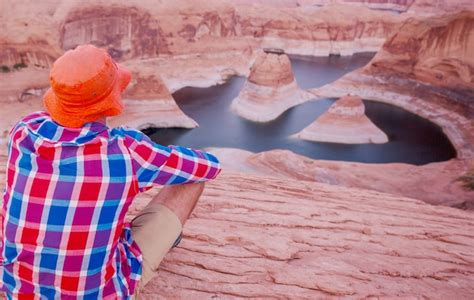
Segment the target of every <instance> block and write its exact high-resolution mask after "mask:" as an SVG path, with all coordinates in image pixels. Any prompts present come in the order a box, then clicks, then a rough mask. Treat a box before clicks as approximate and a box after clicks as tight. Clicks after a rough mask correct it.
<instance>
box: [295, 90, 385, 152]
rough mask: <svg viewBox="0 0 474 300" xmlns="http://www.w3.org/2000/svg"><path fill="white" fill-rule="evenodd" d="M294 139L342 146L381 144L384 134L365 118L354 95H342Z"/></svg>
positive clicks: (362, 106)
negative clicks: (340, 144)
mask: <svg viewBox="0 0 474 300" xmlns="http://www.w3.org/2000/svg"><path fill="white" fill-rule="evenodd" d="M295 137H297V138H300V139H303V140H308V141H319V142H330V143H343V144H365V143H375V144H383V143H386V142H388V137H387V135H386V134H385V133H384V132H383V131H382V130H381V129H380V128H378V127H377V126H376V125H375V124H374V123H372V121H371V120H370V119H369V118H368V117H367V116H366V115H365V106H364V103H363V102H362V99H361V98H360V97H357V96H350V95H347V96H344V97H342V98H340V99H339V100H337V101H336V102H335V103H334V104H333V105H332V106H331V107H330V108H329V110H328V111H327V112H326V113H324V114H323V115H321V116H320V117H318V118H317V119H316V120H315V121H314V122H313V123H311V124H310V125H309V126H308V127H306V128H304V129H303V130H302V131H300V132H299V133H297V134H296V135H295Z"/></svg>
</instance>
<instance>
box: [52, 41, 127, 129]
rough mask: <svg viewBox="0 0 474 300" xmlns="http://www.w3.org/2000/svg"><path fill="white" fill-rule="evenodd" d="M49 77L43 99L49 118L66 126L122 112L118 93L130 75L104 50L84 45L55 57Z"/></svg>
mask: <svg viewBox="0 0 474 300" xmlns="http://www.w3.org/2000/svg"><path fill="white" fill-rule="evenodd" d="M49 79H50V82H51V88H50V89H49V90H48V91H47V92H46V94H45V95H44V98H43V103H44V106H45V107H46V110H47V111H48V113H49V114H50V115H51V118H52V119H53V120H54V121H55V122H57V123H59V124H60V125H62V126H65V127H82V126H83V125H84V124H85V123H88V122H93V121H96V120H98V119H100V118H102V117H106V116H116V115H119V114H121V113H122V111H123V104H122V101H121V94H122V92H123V91H124V90H125V88H126V87H127V85H128V83H129V82H130V79H131V75H130V71H128V70H127V69H125V68H123V67H121V66H120V65H118V64H117V63H115V61H114V60H113V59H112V58H111V57H110V55H109V54H108V53H107V51H106V50H104V49H99V48H97V47H95V46H92V45H83V46H78V47H77V48H76V49H74V50H69V51H67V52H66V53H64V55H63V56H61V57H60V58H58V59H57V60H56V61H55V62H54V64H53V67H52V69H51V72H50V74H49Z"/></svg>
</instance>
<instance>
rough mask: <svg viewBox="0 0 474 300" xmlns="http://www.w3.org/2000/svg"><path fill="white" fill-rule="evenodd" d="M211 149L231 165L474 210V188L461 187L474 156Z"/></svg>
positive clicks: (226, 165) (231, 167) (247, 170)
mask: <svg viewBox="0 0 474 300" xmlns="http://www.w3.org/2000/svg"><path fill="white" fill-rule="evenodd" d="M212 151H213V152H214V153H216V154H217V156H218V157H219V159H221V161H222V163H223V165H224V168H225V169H227V170H233V171H238V172H243V173H249V174H258V175H263V176H278V177H281V178H292V179H295V180H303V181H312V182H320V183H325V184H330V185H335V186H343V187H351V188H353V187H355V188H361V189H368V190H374V191H379V192H387V193H391V194H394V195H400V196H404V197H410V198H415V199H420V200H423V201H424V202H426V203H429V204H434V205H444V206H451V207H456V208H461V209H466V210H474V191H472V190H468V189H465V188H464V187H462V184H461V182H460V181H459V180H458V179H459V177H461V176H463V175H465V174H466V173H467V172H468V171H469V170H472V169H473V168H474V160H463V159H452V160H449V161H445V162H435V163H430V164H426V165H423V166H414V165H410V164H404V163H385V164H367V163H358V162H343V161H326V160H315V159H311V158H308V157H305V156H302V155H298V154H296V153H293V152H291V151H288V150H271V151H265V152H261V153H252V152H248V151H243V150H239V149H227V148H213V149H212Z"/></svg>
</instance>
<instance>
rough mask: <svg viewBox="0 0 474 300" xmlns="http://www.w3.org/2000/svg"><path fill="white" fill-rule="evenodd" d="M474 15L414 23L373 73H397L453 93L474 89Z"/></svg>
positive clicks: (389, 44)
mask: <svg viewBox="0 0 474 300" xmlns="http://www.w3.org/2000/svg"><path fill="white" fill-rule="evenodd" d="M472 48H474V11H471V12H468V11H466V12H461V13H458V14H451V15H448V16H442V17H433V18H428V19H427V18H425V19H410V20H408V21H407V22H405V23H404V24H403V25H402V27H401V28H400V31H399V32H397V33H396V34H395V35H393V36H392V37H390V38H389V39H388V40H387V42H386V43H385V44H384V46H383V48H382V50H381V51H380V52H379V53H377V55H376V56H375V57H374V59H373V61H372V62H371V68H372V70H371V71H372V72H385V73H387V72H390V73H396V74H397V76H399V77H402V76H403V77H411V78H413V79H416V80H420V81H423V82H426V83H429V84H432V85H436V86H441V87H446V88H450V89H459V90H468V91H469V90H470V91H471V92H472V89H473V88H474V56H473V55H472V53H471V49H472Z"/></svg>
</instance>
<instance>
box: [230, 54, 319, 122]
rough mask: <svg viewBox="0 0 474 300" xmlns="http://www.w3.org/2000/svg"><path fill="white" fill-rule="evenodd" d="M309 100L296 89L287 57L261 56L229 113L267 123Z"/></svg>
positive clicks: (279, 55) (303, 92) (282, 55)
mask: <svg viewBox="0 0 474 300" xmlns="http://www.w3.org/2000/svg"><path fill="white" fill-rule="evenodd" d="M312 97H313V96H312V94H310V93H308V92H305V91H303V90H300V89H299V88H298V85H297V83H296V80H295V77H294V76H293V71H292V70H291V62H290V59H289V58H288V56H287V55H285V54H281V53H271V52H268V53H267V52H261V53H260V54H259V55H258V56H257V59H256V60H255V62H254V64H253V66H252V68H251V70H250V75H249V77H248V79H247V81H246V82H245V84H244V86H243V88H242V90H241V91H240V93H239V95H238V96H237V98H235V99H234V100H233V101H232V110H233V111H234V112H235V113H237V114H238V115H239V116H241V117H244V118H246V119H249V120H252V121H256V122H267V121H271V120H273V119H275V118H277V117H278V116H279V115H280V114H282V113H283V112H284V111H285V110H287V109H289V108H290V107H293V106H295V105H298V104H300V103H302V102H305V101H307V100H308V99H310V98H312Z"/></svg>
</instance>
